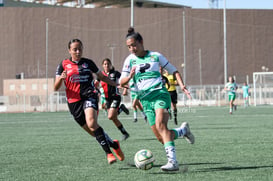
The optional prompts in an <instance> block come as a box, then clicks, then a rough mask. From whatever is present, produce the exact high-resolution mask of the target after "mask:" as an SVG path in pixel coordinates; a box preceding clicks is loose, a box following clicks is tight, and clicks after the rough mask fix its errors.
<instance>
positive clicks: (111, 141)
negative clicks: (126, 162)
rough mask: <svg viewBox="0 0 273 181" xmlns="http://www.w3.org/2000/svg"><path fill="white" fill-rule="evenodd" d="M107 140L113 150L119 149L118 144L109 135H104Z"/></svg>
mask: <svg viewBox="0 0 273 181" xmlns="http://www.w3.org/2000/svg"><path fill="white" fill-rule="evenodd" d="M104 135H105V138H106V140H107V142H108V144H109V146H110V147H111V148H114V149H118V144H117V143H116V142H114V141H113V140H112V139H111V138H110V136H109V135H108V134H107V133H104Z"/></svg>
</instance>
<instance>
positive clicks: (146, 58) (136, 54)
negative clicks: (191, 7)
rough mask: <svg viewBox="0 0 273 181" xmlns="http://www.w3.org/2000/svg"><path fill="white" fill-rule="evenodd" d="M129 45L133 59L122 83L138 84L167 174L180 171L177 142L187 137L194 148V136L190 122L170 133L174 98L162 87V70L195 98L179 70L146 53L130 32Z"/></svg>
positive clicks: (126, 64)
mask: <svg viewBox="0 0 273 181" xmlns="http://www.w3.org/2000/svg"><path fill="white" fill-rule="evenodd" d="M126 45H127V47H128V49H129V51H130V53H131V54H130V55H129V56H128V57H127V58H126V59H125V62H124V65H123V69H122V74H121V78H120V83H121V85H122V86H125V85H126V84H128V82H129V81H130V80H131V79H132V80H133V81H134V84H135V89H136V93H137V99H139V100H140V101H141V103H142V105H143V108H144V112H145V114H146V115H147V118H148V122H149V124H150V126H151V129H152V131H153V133H154V134H155V136H156V137H157V139H158V140H159V141H160V142H161V143H162V144H164V148H165V151H166V155H167V158H168V162H167V164H166V165H164V166H162V167H161V169H162V170H163V171H177V170H179V164H178V162H177V159H176V153H175V145H174V139H176V138H178V137H184V138H186V140H187V141H188V142H189V143H191V144H193V143H194V136H193V134H192V133H191V131H190V128H189V125H188V123H187V122H184V123H182V125H181V126H180V127H179V128H175V129H172V130H169V129H168V127H167V123H168V119H169V112H168V111H169V110H170V108H171V98H170V94H169V93H168V91H167V89H166V88H165V86H164V85H163V83H162V79H161V74H160V67H162V68H164V69H166V70H167V71H168V72H169V73H170V74H173V75H174V76H175V77H176V80H177V82H178V84H179V86H180V87H181V90H182V91H183V92H184V93H185V94H187V95H188V97H189V98H191V96H190V93H189V91H188V90H187V88H186V86H185V85H184V83H183V80H182V78H181V76H180V73H179V72H178V71H177V69H176V68H175V67H174V66H173V65H172V64H171V63H170V62H169V61H168V60H167V59H166V58H165V57H164V56H163V55H162V54H160V53H158V52H153V51H148V50H145V49H144V45H143V39H142V36H141V35H140V34H139V33H136V32H134V29H133V28H129V30H128V34H127V36H126Z"/></svg>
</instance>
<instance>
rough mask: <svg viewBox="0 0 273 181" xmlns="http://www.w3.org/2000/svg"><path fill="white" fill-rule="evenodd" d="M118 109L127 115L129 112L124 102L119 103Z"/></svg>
mask: <svg viewBox="0 0 273 181" xmlns="http://www.w3.org/2000/svg"><path fill="white" fill-rule="evenodd" d="M119 109H121V110H122V111H123V112H125V114H127V115H129V114H130V112H129V110H128V109H127V107H126V106H125V105H124V104H121V105H120V106H119Z"/></svg>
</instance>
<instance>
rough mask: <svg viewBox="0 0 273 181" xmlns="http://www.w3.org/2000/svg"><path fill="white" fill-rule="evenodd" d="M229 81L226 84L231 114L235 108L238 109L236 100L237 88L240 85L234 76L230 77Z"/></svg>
mask: <svg viewBox="0 0 273 181" xmlns="http://www.w3.org/2000/svg"><path fill="white" fill-rule="evenodd" d="M228 81H229V82H228V83H227V84H226V85H225V90H226V91H227V92H228V101H229V114H232V112H233V110H236V109H237V106H236V105H235V104H234V101H235V99H236V90H237V89H238V86H237V84H236V83H235V81H234V78H233V77H232V76H230V77H229V78H228Z"/></svg>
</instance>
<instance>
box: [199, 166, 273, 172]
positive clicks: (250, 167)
mask: <svg viewBox="0 0 273 181" xmlns="http://www.w3.org/2000/svg"><path fill="white" fill-rule="evenodd" d="M260 168H273V166H272V165H269V166H248V167H244V166H241V167H232V166H226V167H213V168H204V169H199V170H197V171H196V172H217V171H232V170H252V169H260Z"/></svg>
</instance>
